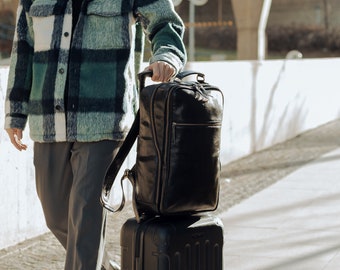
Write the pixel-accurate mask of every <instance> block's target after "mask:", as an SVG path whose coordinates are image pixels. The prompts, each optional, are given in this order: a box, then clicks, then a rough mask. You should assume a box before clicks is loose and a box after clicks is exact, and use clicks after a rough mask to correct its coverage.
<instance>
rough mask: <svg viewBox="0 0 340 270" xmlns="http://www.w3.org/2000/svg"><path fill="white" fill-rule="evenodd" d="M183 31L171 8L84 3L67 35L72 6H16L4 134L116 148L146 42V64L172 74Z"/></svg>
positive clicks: (130, 114) (49, 1)
mask: <svg viewBox="0 0 340 270" xmlns="http://www.w3.org/2000/svg"><path fill="white" fill-rule="evenodd" d="M183 32H184V26H183V22H182V20H181V19H180V18H179V16H178V14H177V13H176V12H175V11H174V8H173V4H172V1H171V0H84V2H83V5H82V9H81V13H80V16H79V20H78V22H77V25H76V26H75V29H74V33H72V2H71V0H21V1H20V4H19V7H18V13H17V23H16V31H15V37H14V42H13V51H12V57H11V64H10V73H9V79H8V89H7V96H6V104H5V114H6V117H5V128H20V129H24V128H25V126H26V122H27V120H28V122H29V130H30V137H31V138H32V140H33V141H36V142H62V141H69V142H72V141H82V142H90V141H99V140H106V139H108V140H113V139H114V140H121V139H123V138H124V137H125V135H126V133H127V131H128V129H129V127H130V124H131V122H132V120H133V118H134V113H135V110H136V106H137V103H138V98H137V96H138V93H137V90H136V79H135V78H136V71H138V68H139V67H138V66H140V64H141V55H142V51H143V37H144V34H145V35H146V36H147V38H148V40H149V41H150V42H151V48H152V58H151V59H150V62H155V61H159V60H160V61H166V62H168V63H170V64H171V65H173V66H174V67H175V68H176V69H177V71H180V69H182V68H183V66H184V64H185V61H186V53H185V48H184V45H183V41H182V37H183Z"/></svg>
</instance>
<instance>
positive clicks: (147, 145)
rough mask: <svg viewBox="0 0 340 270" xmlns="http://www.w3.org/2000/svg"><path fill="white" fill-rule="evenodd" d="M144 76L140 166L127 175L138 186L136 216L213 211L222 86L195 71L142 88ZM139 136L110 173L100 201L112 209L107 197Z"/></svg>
mask: <svg viewBox="0 0 340 270" xmlns="http://www.w3.org/2000/svg"><path fill="white" fill-rule="evenodd" d="M189 75H196V76H197V78H196V80H192V81H189V80H184V78H186V77H188V76H189ZM144 76H145V75H144ZM144 80H145V79H144V77H143V76H141V78H140V82H141V85H142V86H141V93H140V106H139V115H138V118H137V119H138V123H137V124H135V125H133V128H132V129H131V131H133V130H135V129H136V131H135V133H137V134H138V138H137V158H136V164H135V166H134V167H133V168H132V169H131V170H129V171H127V173H126V176H127V178H129V179H130V180H131V182H132V183H133V186H134V196H133V200H134V202H135V206H136V207H135V208H136V210H137V211H135V212H136V217H137V219H138V218H139V216H143V215H144V216H155V215H177V214H193V213H199V212H205V211H213V210H215V209H216V208H217V205H218V199H219V176H220V159H219V155H220V140H221V125H222V116H223V102H224V101H223V94H222V92H221V90H220V89H219V88H217V87H215V86H212V85H210V84H208V83H207V82H205V79H204V74H202V73H197V72H191V71H185V72H182V73H180V74H178V75H177V78H176V80H175V81H173V82H168V83H160V84H152V85H148V86H146V87H143V84H144ZM136 126H137V127H136ZM131 131H130V132H129V135H131V134H133V132H131ZM137 134H135V136H129V135H128V136H127V138H126V140H125V141H124V144H123V146H122V147H121V150H122V151H119V152H118V154H117V158H116V159H115V161H114V162H113V163H112V164H111V166H110V168H109V170H108V171H107V174H106V179H105V183H104V187H103V194H102V202H103V205H104V206H108V207H107V208H108V209H110V206H109V205H108V204H107V201H108V200H107V198H106V197H108V196H109V192H110V188H111V186H112V183H113V181H114V178H115V177H116V173H117V170H118V169H119V168H120V167H119V166H118V165H120V164H121V162H119V161H121V160H123V159H124V155H123V154H124V153H126V151H124V150H125V149H129V148H128V147H126V145H131V144H132V143H133V142H134V139H135V137H137ZM129 142H130V144H129ZM117 160H118V162H117ZM117 164H118V165H117ZM110 210H111V209H110Z"/></svg>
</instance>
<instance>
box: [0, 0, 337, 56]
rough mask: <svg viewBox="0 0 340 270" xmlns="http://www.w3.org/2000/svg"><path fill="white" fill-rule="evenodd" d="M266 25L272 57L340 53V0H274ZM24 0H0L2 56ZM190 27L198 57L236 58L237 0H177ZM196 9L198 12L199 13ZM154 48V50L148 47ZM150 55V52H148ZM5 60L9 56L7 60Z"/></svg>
mask: <svg viewBox="0 0 340 270" xmlns="http://www.w3.org/2000/svg"><path fill="white" fill-rule="evenodd" d="M271 2H272V3H271V7H270V12H269V16H268V22H267V27H266V31H265V32H266V35H267V40H266V42H267V54H266V59H279V58H284V57H285V56H286V54H287V52H289V51H290V50H298V51H300V52H302V54H303V55H304V57H305V58H320V57H338V56H340V1H338V0H272V1H271ZM17 3H18V0H0V59H6V58H8V57H9V55H10V52H11V46H12V38H13V32H14V24H15V13H16V6H17ZM174 3H175V5H176V10H177V12H178V13H179V14H180V16H181V17H182V18H183V20H184V22H185V24H186V27H187V31H186V34H185V43H186V45H187V47H188V49H189V45H190V44H189V40H190V38H189V36H190V29H193V32H194V46H195V52H194V60H196V61H210V60H212V61H216V60H217V61H218V60H236V59H237V54H236V48H237V30H236V23H235V18H234V12H233V6H232V0H209V1H206V0H197V3H196V4H198V5H194V13H193V12H192V11H193V10H190V4H191V2H190V1H188V0H174ZM193 15H194V17H193ZM146 51H148V50H146ZM145 57H146V58H148V57H149V56H148V55H147V54H146V55H145ZM3 61H4V60H3Z"/></svg>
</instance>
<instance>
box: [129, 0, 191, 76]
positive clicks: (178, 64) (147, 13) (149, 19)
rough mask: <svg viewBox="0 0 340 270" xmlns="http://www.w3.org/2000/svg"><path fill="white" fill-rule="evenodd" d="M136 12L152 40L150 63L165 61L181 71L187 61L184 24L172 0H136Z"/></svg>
mask: <svg viewBox="0 0 340 270" xmlns="http://www.w3.org/2000/svg"><path fill="white" fill-rule="evenodd" d="M134 12H135V15H136V16H137V21H139V23H141V24H142V27H143V29H144V33H145V35H146V37H147V38H148V40H149V41H150V42H151V50H152V57H151V59H150V63H153V62H156V61H165V62H168V63H169V64H171V65H173V66H174V67H175V68H176V70H177V72H179V71H180V70H181V69H182V68H183V67H184V65H185V63H186V51H185V46H184V44H183V34H184V24H183V22H182V20H181V18H180V17H179V16H178V14H177V13H176V11H175V10H174V6H173V3H172V1H171V0H136V1H135V5H134Z"/></svg>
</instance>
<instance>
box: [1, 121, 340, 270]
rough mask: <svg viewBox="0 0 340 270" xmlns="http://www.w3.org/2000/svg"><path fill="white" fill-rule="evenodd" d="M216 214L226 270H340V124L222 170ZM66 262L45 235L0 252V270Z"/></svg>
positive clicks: (113, 218) (117, 218)
mask: <svg viewBox="0 0 340 270" xmlns="http://www.w3.org/2000/svg"><path fill="white" fill-rule="evenodd" d="M215 214H216V215H218V216H219V217H220V218H221V219H222V220H223V223H224V225H225V246H224V270H229V269H230V270H248V269H249V270H299V269H303V270H314V269H315V270H338V269H340V240H339V239H340V121H334V122H331V123H329V124H326V125H324V126H322V127H319V128H317V129H314V130H311V131H309V132H306V133H304V134H302V135H300V136H298V137H297V138H294V139H292V140H289V141H287V142H284V143H282V144H278V145H276V146H274V147H271V148H268V149H266V150H264V151H260V152H258V153H256V154H253V155H250V156H248V157H245V158H243V159H240V160H237V161H235V162H232V163H230V164H228V165H227V166H224V167H223V168H222V179H221V198H220V205H219V208H218V210H217V211H216V213H215ZM129 216H132V212H131V207H129V206H127V207H126V208H125V210H124V211H123V212H122V213H120V214H119V215H113V214H110V215H109V219H108V228H107V231H108V232H107V247H108V250H109V252H110V254H111V255H112V257H113V258H114V259H116V260H117V261H119V252H120V250H119V228H120V226H121V224H122V223H123V222H124V220H125V219H126V218H127V217H129ZM63 258H64V251H63V249H62V247H61V246H60V245H59V244H58V243H57V241H56V240H55V239H54V237H53V236H52V235H51V234H50V233H47V234H44V235H42V236H39V237H37V238H34V239H30V240H28V241H25V242H23V243H21V244H18V245H16V246H14V247H10V248H7V249H5V250H0V269H1V270H4V269H10V270H16V269H25V270H30V269H35V270H53V269H56V270H57V269H58V270H61V269H63ZM150 270H151V269H150Z"/></svg>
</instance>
